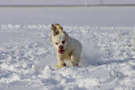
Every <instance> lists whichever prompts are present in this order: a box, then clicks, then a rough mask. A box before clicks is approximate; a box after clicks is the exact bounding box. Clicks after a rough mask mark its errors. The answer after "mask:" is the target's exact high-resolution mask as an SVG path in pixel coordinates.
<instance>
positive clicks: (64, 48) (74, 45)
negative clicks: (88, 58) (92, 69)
mask: <svg viewBox="0 0 135 90" xmlns="http://www.w3.org/2000/svg"><path fill="white" fill-rule="evenodd" d="M51 31H52V35H51V41H52V43H53V45H54V48H55V52H56V54H57V59H58V64H56V67H57V68H61V67H65V66H66V64H65V62H64V60H65V59H67V60H71V63H72V64H73V66H78V65H79V62H80V56H81V52H82V45H81V43H80V42H79V41H78V40H76V39H74V38H72V37H70V36H68V34H67V33H66V32H65V31H63V28H62V26H60V25H59V24H55V25H53V24H52V26H51Z"/></svg>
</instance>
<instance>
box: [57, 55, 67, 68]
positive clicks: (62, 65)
mask: <svg viewBox="0 0 135 90" xmlns="http://www.w3.org/2000/svg"><path fill="white" fill-rule="evenodd" d="M65 66H66V63H65V62H64V59H63V58H62V57H59V56H58V64H56V67H57V68H58V69H59V68H62V67H65Z"/></svg>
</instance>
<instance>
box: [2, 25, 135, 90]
mask: <svg viewBox="0 0 135 90" xmlns="http://www.w3.org/2000/svg"><path fill="white" fill-rule="evenodd" d="M50 26H51V25H24V26H23V25H1V26H0V32H1V33H0V34H1V35H0V36H1V38H0V41H1V42H2V43H1V44H0V47H1V51H0V84H1V86H0V89H1V90H18V89H20V90H24V89H25V90H33V89H34V90H71V89H72V90H89V89H91V90H97V89H99V90H118V89H119V90H124V89H125V90H134V89H135V86H134V85H135V82H134V80H135V61H134V59H135V52H134V49H135V46H134V45H135V44H134V34H135V27H130V28H124V27H123V28H122V27H111V28H110V29H108V27H104V28H103V27H98V28H95V27H90V26H64V30H65V31H66V32H67V33H68V34H69V35H70V36H72V37H74V38H76V39H77V38H80V39H79V40H80V42H81V43H82V45H83V53H82V59H81V60H82V61H81V62H80V67H72V66H71V67H64V68H62V69H56V67H55V64H56V63H57V59H56V54H55V51H54V48H53V45H52V44H51V42H50V37H49V36H50V33H51V32H50ZM106 29H107V30H106ZM4 37H5V38H4ZM129 45H131V46H129ZM130 52H131V53H130Z"/></svg>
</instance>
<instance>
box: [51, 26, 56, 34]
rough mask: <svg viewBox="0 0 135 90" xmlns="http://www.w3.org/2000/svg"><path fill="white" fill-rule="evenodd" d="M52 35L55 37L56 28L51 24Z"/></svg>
mask: <svg viewBox="0 0 135 90" xmlns="http://www.w3.org/2000/svg"><path fill="white" fill-rule="evenodd" d="M51 31H52V35H53V36H55V35H56V34H57V32H56V27H55V26H54V25H53V24H52V26H51Z"/></svg>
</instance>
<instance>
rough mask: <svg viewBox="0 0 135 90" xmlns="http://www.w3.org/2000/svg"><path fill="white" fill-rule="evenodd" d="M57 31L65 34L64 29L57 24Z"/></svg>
mask: <svg viewBox="0 0 135 90" xmlns="http://www.w3.org/2000/svg"><path fill="white" fill-rule="evenodd" d="M55 27H56V29H57V30H58V31H59V33H63V27H62V26H61V25H60V24H57V23H56V24H55Z"/></svg>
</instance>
